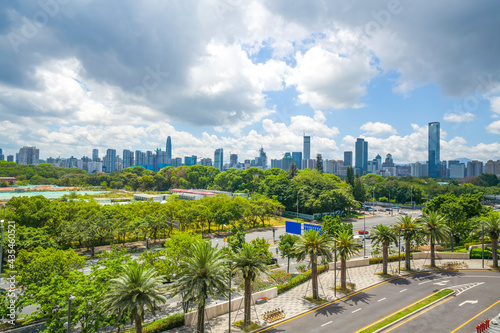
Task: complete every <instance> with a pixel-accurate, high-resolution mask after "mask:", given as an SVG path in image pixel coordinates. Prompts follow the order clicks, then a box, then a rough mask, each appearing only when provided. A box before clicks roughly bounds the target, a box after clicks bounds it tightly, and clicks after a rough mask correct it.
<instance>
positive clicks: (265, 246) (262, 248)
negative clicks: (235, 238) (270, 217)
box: [250, 237, 273, 264]
mask: <svg viewBox="0 0 500 333" xmlns="http://www.w3.org/2000/svg"><path fill="white" fill-rule="evenodd" d="M250 244H251V245H252V246H254V248H255V250H256V251H258V252H260V253H261V254H262V258H264V262H265V263H266V264H270V263H271V259H272V258H273V254H272V253H271V251H269V247H270V246H271V244H269V242H268V241H267V240H266V239H265V238H264V237H262V238H259V237H257V238H255V239H252V240H251V241H250Z"/></svg>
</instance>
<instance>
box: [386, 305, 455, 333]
mask: <svg viewBox="0 0 500 333" xmlns="http://www.w3.org/2000/svg"><path fill="white" fill-rule="evenodd" d="M452 299H453V298H451V297H450V298H448V299H445V300H444V301H442V302H439V303H438V304H435V305H434V306H431V307H430V308H427V309H425V310H424V311H422V312H420V313H418V314H416V315H415V316H412V317H411V318H409V319H407V320H405V321H403V322H402V323H399V324H398V325H396V326H392V327H391V328H389V329H388V330H387V331H384V332H390V331H392V330H393V329H395V328H398V327H399V326H401V325H403V324H405V323H407V322H409V321H410V320H413V319H415V318H417V317H418V316H420V315H423V314H424V313H426V312H427V311H430V310H432V309H434V308H435V307H437V306H439V305H441V304H443V303H446V302H448V301H450V300H452Z"/></svg>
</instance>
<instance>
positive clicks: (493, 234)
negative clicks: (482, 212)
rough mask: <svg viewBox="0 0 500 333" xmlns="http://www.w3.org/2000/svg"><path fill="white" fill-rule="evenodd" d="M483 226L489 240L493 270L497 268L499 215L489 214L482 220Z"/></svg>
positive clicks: (499, 234)
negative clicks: (488, 235)
mask: <svg viewBox="0 0 500 333" xmlns="http://www.w3.org/2000/svg"><path fill="white" fill-rule="evenodd" d="M483 225H484V228H485V229H486V231H487V232H488V233H489V234H490V238H491V253H492V255H493V257H492V258H493V268H498V252H497V249H498V237H499V236H500V214H498V213H496V212H491V213H489V214H488V215H487V216H486V217H484V218H483Z"/></svg>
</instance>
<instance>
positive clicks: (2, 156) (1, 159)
mask: <svg viewBox="0 0 500 333" xmlns="http://www.w3.org/2000/svg"><path fill="white" fill-rule="evenodd" d="M4 160H5V156H4V154H3V150H2V148H0V161H4Z"/></svg>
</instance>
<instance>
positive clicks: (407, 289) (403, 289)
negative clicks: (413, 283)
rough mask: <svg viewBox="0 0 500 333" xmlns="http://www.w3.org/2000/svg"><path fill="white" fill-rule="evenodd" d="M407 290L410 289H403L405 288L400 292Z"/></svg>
mask: <svg viewBox="0 0 500 333" xmlns="http://www.w3.org/2000/svg"><path fill="white" fill-rule="evenodd" d="M407 290H408V289H403V290H401V291H400V293H402V292H403V291H407Z"/></svg>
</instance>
